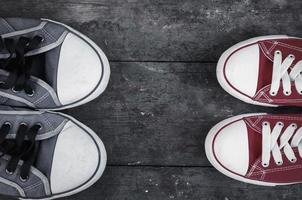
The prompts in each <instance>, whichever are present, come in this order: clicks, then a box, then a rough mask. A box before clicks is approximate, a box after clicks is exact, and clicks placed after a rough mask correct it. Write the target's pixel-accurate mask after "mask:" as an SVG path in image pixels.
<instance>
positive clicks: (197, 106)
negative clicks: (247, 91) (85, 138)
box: [0, 0, 302, 200]
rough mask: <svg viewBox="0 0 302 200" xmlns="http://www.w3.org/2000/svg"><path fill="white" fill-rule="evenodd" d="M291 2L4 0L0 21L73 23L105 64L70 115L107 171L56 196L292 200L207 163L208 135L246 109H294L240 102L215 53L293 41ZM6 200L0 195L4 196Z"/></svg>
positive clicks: (292, 190)
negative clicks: (106, 76) (99, 85)
mask: <svg viewBox="0 0 302 200" xmlns="http://www.w3.org/2000/svg"><path fill="white" fill-rule="evenodd" d="M301 8H302V2H301V1H300V0H291V1H286V0H262V1H251V0H243V1H242V0H230V1H218V0H202V1H201V0H185V1H184V0H162V1H160V0H153V1H151V0H56V1H49V0H9V1H4V0H2V1H0V13H1V15H2V16H21V17H36V18H38V17H44V18H51V19H54V20H58V21H61V22H64V23H67V24H68V25H71V26H73V27H75V28H76V29H78V30H80V31H81V32H83V33H85V34H87V35H88V36H90V37H91V38H92V39H93V40H94V41H96V42H97V43H98V44H99V45H100V46H101V48H102V49H103V50H104V51H105V53H106V54H107V55H108V58H109V60H110V61H111V69H112V75H111V79H110V83H109V86H108V89H107V90H106V91H105V93H104V94H103V95H102V96H100V97H99V98H97V99H96V100H94V101H92V102H90V103H88V104H86V105H84V106H81V107H78V108H74V109H71V110H67V111H65V112H66V113H68V114H70V115H73V116H74V117H76V118H77V119H79V120H80V121H82V122H84V123H85V124H87V125H88V126H90V127H91V128H92V129H93V130H95V131H96V132H97V133H98V134H99V136H100V137H101V138H102V140H103V142H104V143H105V146H106V149H107V153H108V167H107V169H106V171H105V174H104V176H103V177H102V178H101V179H100V181H99V182H98V183H97V184H95V185H94V186H92V187H91V188H90V189H88V190H86V191H84V192H82V193H80V194H78V195H75V196H72V197H70V198H65V199H75V200H86V199H87V200H96V199H98V200H99V199H101V200H102V199H104V200H142V199H148V200H166V199H177V200H182V199H189V200H195V199H196V200H199V199H213V200H216V199H222V200H233V199H301V198H302V187H301V185H294V186H285V187H274V188H270V187H259V186H253V185H248V184H244V183H240V182H237V181H234V180H232V179H230V178H227V177H225V176H224V175H222V174H220V173H219V172H217V171H216V170H215V169H214V168H213V167H211V166H210V164H209V162H208V161H207V159H206V156H205V153H204V146H203V145H204V139H205V137H206V134H207V132H208V131H209V129H210V128H211V127H212V126H213V125H215V124H216V123H218V122H219V121H220V120H222V119H225V118H227V117H230V116H233V115H237V114H241V113H250V112H274V113H285V112H291V113H295V112H301V111H302V109H299V108H278V109H272V108H263V107H258V106H252V105H248V104H245V103H243V102H241V101H239V100H237V99H235V98H233V97H231V96H230V95H228V94H227V93H226V92H224V91H223V90H222V89H221V87H220V86H219V84H218V82H217V80H216V75H215V68H216V62H217V60H218V58H219V56H220V54H221V53H222V52H223V51H224V50H225V49H226V48H228V47H229V46H231V45H232V44H234V43H236V42H239V41H241V40H244V39H247V38H250V37H255V36H259V35H268V34H289V35H292V36H302V23H301V21H302V13H301ZM3 199H6V198H3Z"/></svg>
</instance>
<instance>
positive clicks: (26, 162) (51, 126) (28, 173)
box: [0, 106, 106, 200]
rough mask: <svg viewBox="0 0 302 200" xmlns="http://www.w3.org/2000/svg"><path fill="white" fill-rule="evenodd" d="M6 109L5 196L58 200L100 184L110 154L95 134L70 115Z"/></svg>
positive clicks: (2, 132)
mask: <svg viewBox="0 0 302 200" xmlns="http://www.w3.org/2000/svg"><path fill="white" fill-rule="evenodd" d="M0 109H1V111H0V152H2V153H1V155H0V194H1V195H5V196H10V197H14V198H19V199H44V200H46V199H56V198H60V197H65V196H70V195H72V194H75V193H78V192H80V191H82V190H84V189H86V188H88V187H89V186H91V185H92V184H93V183H95V182H96V181H97V180H98V179H99V178H100V176H101V175H102V173H103V171H104V169H105V165H106V151H105V148H104V145H103V143H102V141H101V140H100V139H99V137H98V136H97V135H96V134H95V133H94V132H93V131H92V130H91V129H89V128H88V127H86V126H85V125H83V124H82V123H80V122H78V121H77V120H75V119H73V118H72V117H70V116H67V115H65V114H60V113H52V112H49V111H45V112H44V111H25V110H17V109H15V110H13V109H12V108H4V109H3V107H2V106H1V108H0Z"/></svg>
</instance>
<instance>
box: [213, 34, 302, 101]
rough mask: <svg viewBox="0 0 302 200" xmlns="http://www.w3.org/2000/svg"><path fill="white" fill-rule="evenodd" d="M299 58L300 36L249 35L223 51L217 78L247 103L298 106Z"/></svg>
mask: <svg viewBox="0 0 302 200" xmlns="http://www.w3.org/2000/svg"><path fill="white" fill-rule="evenodd" d="M301 61H302V39H301V38H295V37H289V36H263V37H257V38H252V39H249V40H246V41H243V42H240V43H238V44H236V45H234V46H233V47H231V48H230V49H228V50H227V51H225V52H224V54H223V55H222V56H221V58H220V60H219V62H218V65H217V78H218V80H219V82H220V84H221V86H222V87H223V88H224V89H225V90H226V91H227V92H228V93H230V94H231V95H233V96H235V97H236V98H239V99H241V100H243V101H245V102H247V103H252V104H256V105H264V106H302V84H301V83H302V76H301V71H302V68H301V67H302V62H301ZM274 63H275V64H274ZM274 66H275V67H274ZM273 72H275V73H273Z"/></svg>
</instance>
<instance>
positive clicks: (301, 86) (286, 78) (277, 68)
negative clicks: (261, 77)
mask: <svg viewBox="0 0 302 200" xmlns="http://www.w3.org/2000/svg"><path fill="white" fill-rule="evenodd" d="M294 60H295V56H294V55H292V54H290V55H288V56H287V57H286V58H285V59H284V61H283V62H282V52H281V51H279V50H277V51H275V53H274V61H273V73H272V81H271V88H270V95H271V96H276V95H277V93H278V90H279V88H280V81H281V80H282V86H283V94H284V95H286V96H289V95H291V93H292V91H291V82H294V83H295V87H296V90H297V92H298V93H299V94H301V95H302V75H301V72H302V60H300V61H299V62H297V63H296V64H295V65H294V66H293V67H292V69H291V71H290V73H288V69H289V68H290V67H291V66H292V64H293V62H294Z"/></svg>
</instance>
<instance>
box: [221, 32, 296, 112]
mask: <svg viewBox="0 0 302 200" xmlns="http://www.w3.org/2000/svg"><path fill="white" fill-rule="evenodd" d="M280 38H295V37H290V36H287V35H270V36H260V37H255V38H251V39H249V40H245V41H243V42H239V43H237V44H235V45H234V46H232V47H230V48H229V49H227V50H226V51H225V52H224V53H223V54H222V55H221V56H220V58H219V61H218V63H217V68H216V76H217V79H218V82H219V84H220V85H221V87H222V88H223V89H224V90H225V91H226V92H227V93H229V94H230V95H232V96H234V97H235V98H237V99H240V100H242V101H244V102H246V103H250V104H254V105H259V106H269V107H278V106H277V105H272V104H268V103H261V102H257V101H254V100H252V99H251V98H249V97H247V96H245V95H242V94H241V93H239V92H238V91H236V90H234V89H233V88H232V87H231V86H230V85H229V84H228V82H227V81H226V80H225V77H224V73H223V69H224V64H225V62H226V60H227V59H228V57H229V56H230V55H231V54H232V53H233V52H234V51H236V50H237V49H240V48H242V47H244V46H247V45H249V44H253V43H255V42H258V41H261V40H270V39H280Z"/></svg>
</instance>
